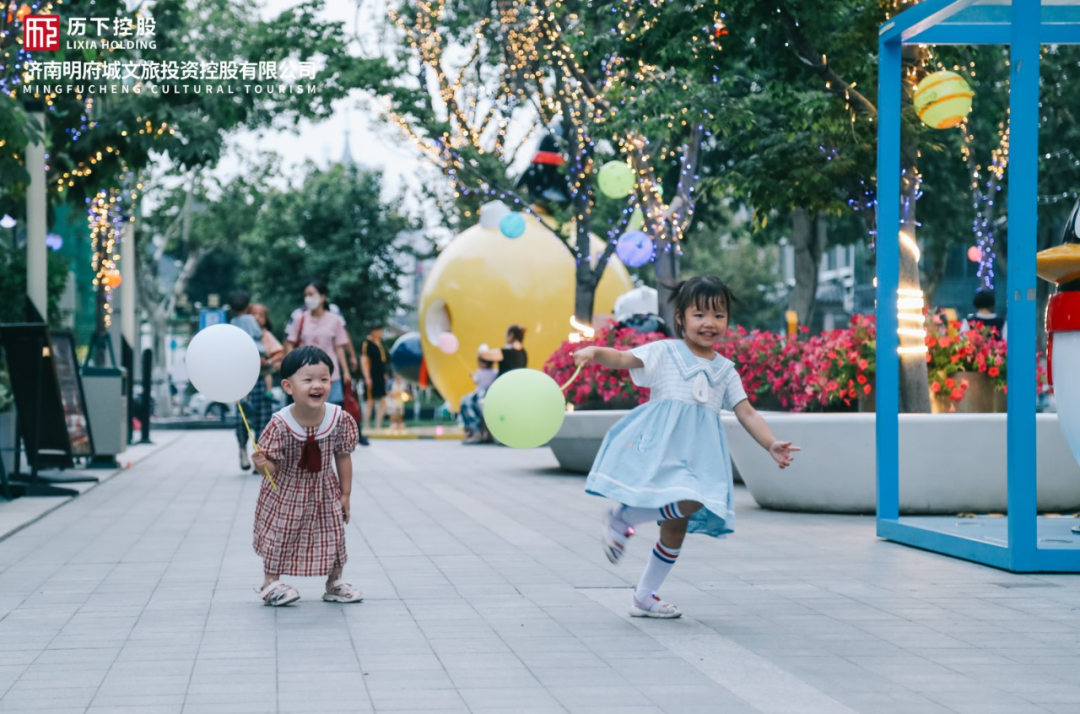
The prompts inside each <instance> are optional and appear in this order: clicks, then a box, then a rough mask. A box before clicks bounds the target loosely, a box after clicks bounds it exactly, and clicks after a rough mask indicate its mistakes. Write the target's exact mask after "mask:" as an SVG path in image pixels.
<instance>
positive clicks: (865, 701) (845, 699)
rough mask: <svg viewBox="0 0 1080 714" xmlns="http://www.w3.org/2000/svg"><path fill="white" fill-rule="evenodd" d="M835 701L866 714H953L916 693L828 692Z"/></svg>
mask: <svg viewBox="0 0 1080 714" xmlns="http://www.w3.org/2000/svg"><path fill="white" fill-rule="evenodd" d="M829 694H830V695H831V696H832V697H834V698H835V699H836V700H837V701H839V702H841V703H843V704H846V705H847V706H849V707H851V708H852V709H854V710H855V711H858V712H866V713H867V714H916V713H917V714H955V713H954V711H953V710H952V709H950V708H948V707H946V706H944V705H942V704H938V703H937V702H934V701H932V700H930V699H928V698H927V696H926V695H923V694H918V693H916V692H907V691H901V692H867V691H852V690H842V691H830V692H829Z"/></svg>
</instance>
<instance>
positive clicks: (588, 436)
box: [548, 409, 742, 483]
mask: <svg viewBox="0 0 1080 714" xmlns="http://www.w3.org/2000/svg"><path fill="white" fill-rule="evenodd" d="M629 413H630V410H629V409H612V410H592V411H580V412H570V413H569V414H567V415H566V420H565V421H564V422H563V425H562V428H561V429H559V433H557V434H556V435H555V438H553V439H552V440H551V441H550V442H549V443H548V446H550V447H551V451H552V452H553V453H554V454H555V458H556V459H558V461H559V466H561V467H562V468H563V469H565V470H566V471H573V472H575V473H581V474H587V473H589V469H591V468H592V465H593V460H594V459H595V458H596V453H597V452H598V451H600V444H601V443H603V441H604V435H605V434H607V433H608V429H610V428H611V427H612V426H614V424H615V422H617V421H619V420H620V419H622V418H623V417H624V416H626V415H627V414H629ZM732 418H734V417H732ZM731 466H732V469H733V473H732V475H733V476H734V478H735V482H736V483H742V479H741V478H740V477H739V472H738V470H737V469H735V462H734V461H732V464H731Z"/></svg>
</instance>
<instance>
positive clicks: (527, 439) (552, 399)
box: [484, 369, 566, 449]
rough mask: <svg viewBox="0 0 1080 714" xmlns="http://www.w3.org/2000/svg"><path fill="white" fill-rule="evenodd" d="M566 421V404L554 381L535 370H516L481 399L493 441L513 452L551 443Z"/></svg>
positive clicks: (501, 378)
mask: <svg viewBox="0 0 1080 714" xmlns="http://www.w3.org/2000/svg"><path fill="white" fill-rule="evenodd" d="M564 418H566V400H565V399H564V398H563V393H562V390H561V389H559V385H558V384H556V383H555V380H554V379H552V378H551V377H549V376H547V375H546V374H544V373H543V372H540V371H538V370H535V369H515V370H513V371H512V372H507V373H506V374H504V375H503V376H501V377H499V378H498V379H496V380H495V383H494V384H492V385H491V387H490V388H489V389H488V391H487V394H486V395H484V423H485V424H487V428H488V431H490V432H491V435H492V436H494V437H495V438H496V439H498V440H499V441H501V442H502V443H504V444H506V445H507V446H511V447H513V448H515V449H532V448H535V447H537V446H543V445H544V444H546V443H548V442H549V441H551V439H552V437H554V436H555V434H556V433H557V432H558V431H559V428H560V427H561V426H562V423H563V419H564Z"/></svg>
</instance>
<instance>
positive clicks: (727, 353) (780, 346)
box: [716, 326, 809, 411]
mask: <svg viewBox="0 0 1080 714" xmlns="http://www.w3.org/2000/svg"><path fill="white" fill-rule="evenodd" d="M716 351H717V352H719V353H720V354H721V355H723V356H724V357H727V358H728V359H730V360H731V361H732V362H734V363H735V368H736V369H737V370H738V372H739V376H740V377H741V378H742V382H743V389H745V390H746V397H747V399H748V400H749V401H750V403H751V404H753V405H754V408H756V409H759V410H765V411H802V410H803V409H805V408H806V404H807V402H808V400H809V396H808V395H807V392H806V376H807V374H809V370H808V369H807V366H806V365H805V364H804V360H805V357H806V343H804V342H799V341H798V340H795V339H789V338H787V337H785V336H783V335H778V334H776V333H774V332H768V331H767V330H752V331H750V332H747V331H746V329H745V328H743V327H741V326H736V327H734V328H731V329H729V330H728V337H727V339H726V340H725V341H724V342H722V343H720V344H718V345H716Z"/></svg>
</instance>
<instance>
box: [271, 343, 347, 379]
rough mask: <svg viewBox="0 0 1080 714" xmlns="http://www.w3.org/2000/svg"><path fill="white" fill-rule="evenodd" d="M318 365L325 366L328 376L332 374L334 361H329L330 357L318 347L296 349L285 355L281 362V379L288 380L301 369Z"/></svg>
mask: <svg viewBox="0 0 1080 714" xmlns="http://www.w3.org/2000/svg"><path fill="white" fill-rule="evenodd" d="M320 363H322V364H325V365H326V367H327V369H329V370H330V374H333V373H334V361H333V360H332V359H330V355H328V354H326V353H325V352H323V351H322V350H320V349H319V348H318V347H310V346H308V347H297V348H296V349H295V350H293V351H292V352H290V353H289V354H287V355H285V359H284V360H282V361H281V378H282V379H288V378H289V377H291V376H293V375H294V374H296V373H297V372H299V371H300V368H301V367H310V366H312V365H316V364H320Z"/></svg>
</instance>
